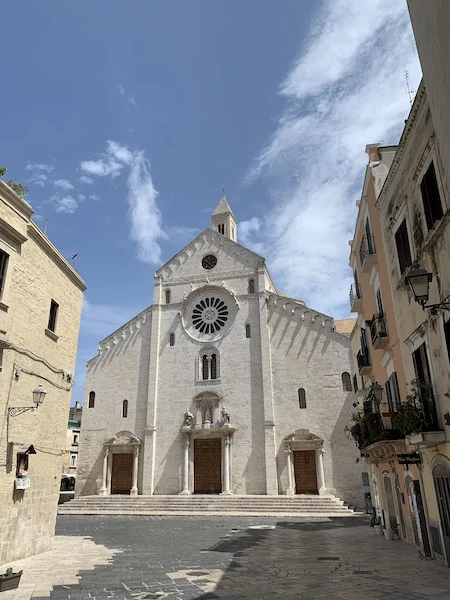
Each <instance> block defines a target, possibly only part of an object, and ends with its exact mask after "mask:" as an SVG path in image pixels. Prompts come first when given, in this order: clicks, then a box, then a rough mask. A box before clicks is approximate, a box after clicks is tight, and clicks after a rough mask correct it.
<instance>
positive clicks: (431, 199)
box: [420, 162, 444, 230]
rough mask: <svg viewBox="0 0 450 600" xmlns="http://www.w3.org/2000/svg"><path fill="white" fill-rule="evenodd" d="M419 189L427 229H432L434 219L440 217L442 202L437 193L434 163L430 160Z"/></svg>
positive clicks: (437, 219) (436, 219)
mask: <svg viewBox="0 0 450 600" xmlns="http://www.w3.org/2000/svg"><path fill="white" fill-rule="evenodd" d="M420 191H421V193H422V202H423V209H424V211H425V219H426V221H427V227H428V229H429V230H430V229H432V228H433V225H434V224H435V223H436V221H439V219H441V218H442V215H443V214H444V213H443V211H442V202H441V197H440V195H439V187H438V182H437V178H436V171H435V168H434V163H433V162H431V164H430V166H429V167H428V170H427V172H426V173H425V175H424V176H423V178H422V181H421V183H420Z"/></svg>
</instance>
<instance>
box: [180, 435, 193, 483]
mask: <svg viewBox="0 0 450 600" xmlns="http://www.w3.org/2000/svg"><path fill="white" fill-rule="evenodd" d="M190 445H191V440H190V439H189V437H188V436H186V437H185V439H184V455H183V490H182V491H181V492H180V493H181V494H183V495H187V494H190V493H191V492H190V490H189V446H190Z"/></svg>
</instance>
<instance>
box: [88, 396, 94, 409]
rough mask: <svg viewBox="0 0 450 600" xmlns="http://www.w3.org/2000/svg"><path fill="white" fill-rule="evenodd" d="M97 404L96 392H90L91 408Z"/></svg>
mask: <svg viewBox="0 0 450 600" xmlns="http://www.w3.org/2000/svg"><path fill="white" fill-rule="evenodd" d="M94 404H95V392H89V405H88V407H89V408H94Z"/></svg>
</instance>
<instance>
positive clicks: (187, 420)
mask: <svg viewBox="0 0 450 600" xmlns="http://www.w3.org/2000/svg"><path fill="white" fill-rule="evenodd" d="M193 424H194V415H193V414H192V413H191V412H189V411H188V410H187V411H186V412H185V413H184V423H183V425H184V426H186V427H190V426H191V425H193Z"/></svg>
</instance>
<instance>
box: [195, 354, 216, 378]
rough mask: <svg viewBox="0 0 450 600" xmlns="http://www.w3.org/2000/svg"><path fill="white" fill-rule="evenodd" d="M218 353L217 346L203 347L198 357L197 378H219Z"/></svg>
mask: <svg viewBox="0 0 450 600" xmlns="http://www.w3.org/2000/svg"><path fill="white" fill-rule="evenodd" d="M219 365H220V354H219V351H218V350H217V348H213V347H209V348H203V349H202V350H201V351H200V353H199V358H198V375H197V377H198V379H199V380H201V381H208V380H210V379H219V376H220V366H219Z"/></svg>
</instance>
